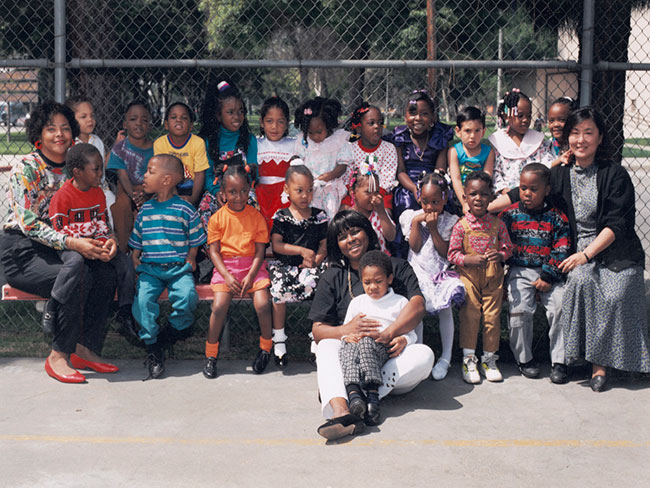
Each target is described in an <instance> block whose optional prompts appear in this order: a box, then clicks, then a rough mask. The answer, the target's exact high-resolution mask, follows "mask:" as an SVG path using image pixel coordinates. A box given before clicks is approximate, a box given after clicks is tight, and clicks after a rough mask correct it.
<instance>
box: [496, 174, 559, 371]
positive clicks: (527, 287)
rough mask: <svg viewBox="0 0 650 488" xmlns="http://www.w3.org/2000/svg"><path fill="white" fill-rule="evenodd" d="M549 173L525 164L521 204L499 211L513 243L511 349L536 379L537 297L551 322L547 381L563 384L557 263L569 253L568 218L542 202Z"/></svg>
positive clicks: (522, 367)
mask: <svg viewBox="0 0 650 488" xmlns="http://www.w3.org/2000/svg"><path fill="white" fill-rule="evenodd" d="M550 176H551V173H550V171H549V169H548V168H547V167H546V166H544V165H543V164H540V163H531V164H528V165H526V166H525V167H524V168H523V170H522V172H521V176H520V180H519V202H517V203H515V204H513V205H511V206H510V207H508V208H507V209H506V210H505V211H504V212H503V214H502V215H501V219H502V220H503V223H504V224H505V226H506V228H507V229H508V233H509V234H510V239H511V240H512V243H513V245H514V248H513V253H512V257H511V258H510V259H509V260H508V264H509V265H510V269H509V270H508V277H507V284H508V300H509V302H510V303H509V312H510V313H509V325H510V348H511V349H512V352H513V354H514V355H515V359H516V361H517V364H518V365H519V371H520V372H521V374H522V375H523V376H525V377H527V378H537V377H538V376H539V366H538V365H537V363H536V362H535V360H534V358H533V351H532V342H533V314H534V313H535V308H536V307H537V303H536V297H539V301H540V303H541V304H542V305H543V306H544V308H546V318H547V319H548V323H549V333H548V335H549V341H550V349H551V364H552V366H551V381H552V382H553V383H566V381H567V371H566V366H565V365H564V362H565V358H564V338H563V334H562V326H561V325H560V314H561V313H562V293H563V285H564V274H563V273H562V271H560V268H559V265H560V263H561V262H562V261H563V260H564V259H565V258H567V257H568V256H569V222H568V220H567V217H566V215H564V214H563V213H562V212H561V211H560V210H557V209H556V208H554V207H553V206H551V205H549V204H548V203H547V202H546V197H547V196H548V194H549V192H550V189H551V187H550V184H549V181H550Z"/></svg>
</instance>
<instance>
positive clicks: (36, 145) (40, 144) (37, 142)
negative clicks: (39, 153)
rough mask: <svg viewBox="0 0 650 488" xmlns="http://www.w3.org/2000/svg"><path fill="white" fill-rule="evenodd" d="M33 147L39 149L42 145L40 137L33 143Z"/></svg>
mask: <svg viewBox="0 0 650 488" xmlns="http://www.w3.org/2000/svg"><path fill="white" fill-rule="evenodd" d="M34 147H35V148H36V149H40V148H42V147H43V143H42V142H41V140H40V139H39V140H38V141H36V142H35V143H34Z"/></svg>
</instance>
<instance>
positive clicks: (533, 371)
mask: <svg viewBox="0 0 650 488" xmlns="http://www.w3.org/2000/svg"><path fill="white" fill-rule="evenodd" d="M517 367H518V368H519V372H520V373H521V374H522V375H523V376H525V377H526V378H539V366H538V365H537V363H536V362H535V361H534V360H533V359H531V360H530V361H528V362H527V363H519V364H518V365H517Z"/></svg>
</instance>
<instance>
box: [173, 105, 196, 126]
mask: <svg viewBox="0 0 650 488" xmlns="http://www.w3.org/2000/svg"><path fill="white" fill-rule="evenodd" d="M174 107H183V108H184V109H185V110H187V115H189V117H190V122H191V123H194V121H195V120H196V115H195V114H194V110H192V109H191V108H190V106H189V105H188V104H187V103H184V102H174V103H172V104H171V105H170V106H169V107H167V110H165V120H167V119H168V118H169V113H170V112H171V111H172V109H173V108H174Z"/></svg>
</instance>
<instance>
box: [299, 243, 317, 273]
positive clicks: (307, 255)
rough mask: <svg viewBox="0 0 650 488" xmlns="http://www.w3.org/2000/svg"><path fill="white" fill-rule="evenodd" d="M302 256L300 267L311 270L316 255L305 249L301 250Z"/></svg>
mask: <svg viewBox="0 0 650 488" xmlns="http://www.w3.org/2000/svg"><path fill="white" fill-rule="evenodd" d="M300 255H301V256H302V264H301V265H300V267H301V268H313V267H314V265H315V263H316V253H315V252H314V251H312V250H311V249H307V248H306V247H305V248H303V250H302V252H301V253H300Z"/></svg>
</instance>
